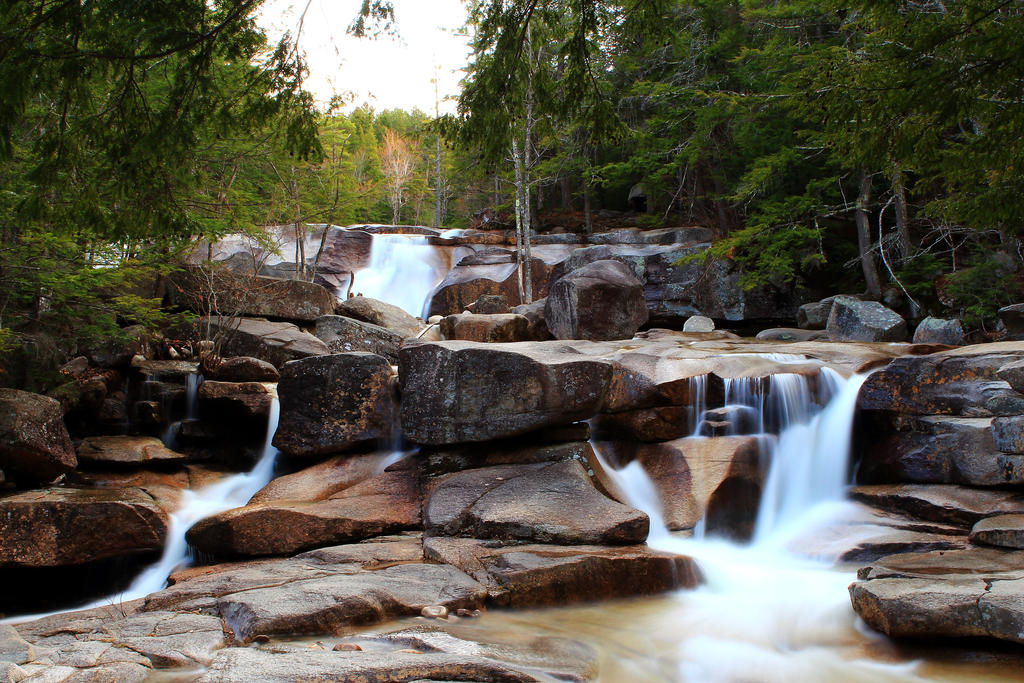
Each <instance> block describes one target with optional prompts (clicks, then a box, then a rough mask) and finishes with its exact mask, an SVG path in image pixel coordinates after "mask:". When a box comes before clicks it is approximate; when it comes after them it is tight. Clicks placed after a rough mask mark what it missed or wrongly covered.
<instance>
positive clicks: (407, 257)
mask: <svg viewBox="0 0 1024 683" xmlns="http://www.w3.org/2000/svg"><path fill="white" fill-rule="evenodd" d="M446 270H447V264H446V263H445V262H444V259H443V258H442V257H441V255H440V254H439V253H438V251H437V250H436V249H435V248H434V247H433V245H431V244H429V243H428V242H427V238H425V237H423V236H421V235H373V243H372V246H371V248H370V264H369V265H368V266H367V267H366V268H364V269H362V270H360V271H358V272H357V273H356V274H355V276H354V277H353V281H352V293H353V294H362V295H363V296H367V297H370V298H372V299H378V300H380V301H386V302H387V303H389V304H392V305H394V306H398V307H399V308H401V309H402V310H404V311H405V312H406V313H409V314H410V315H414V316H425V314H426V312H425V311H424V310H423V309H424V307H425V306H426V303H427V297H428V296H430V292H431V291H432V290H433V289H434V287H435V286H436V285H437V284H438V283H439V282H441V280H442V279H444V276H445V273H446Z"/></svg>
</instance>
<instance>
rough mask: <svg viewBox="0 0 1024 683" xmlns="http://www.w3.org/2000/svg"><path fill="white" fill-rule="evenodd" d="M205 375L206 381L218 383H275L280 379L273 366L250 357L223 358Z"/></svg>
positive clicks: (279, 374)
mask: <svg viewBox="0 0 1024 683" xmlns="http://www.w3.org/2000/svg"><path fill="white" fill-rule="evenodd" d="M207 375H208V376H207V379H212V380H216V381H218V382H276V381H278V380H279V379H281V373H279V372H278V371H277V368H275V367H274V366H273V365H271V364H270V363H268V362H267V361H265V360H260V359H259V358H252V357H250V356H235V357H234V358H225V359H224V360H222V361H221V362H220V363H219V364H218V365H217V366H216V367H215V368H213V370H212V371H208V372H207Z"/></svg>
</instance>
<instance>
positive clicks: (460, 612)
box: [455, 608, 483, 619]
mask: <svg viewBox="0 0 1024 683" xmlns="http://www.w3.org/2000/svg"><path fill="white" fill-rule="evenodd" d="M482 614H483V612H482V611H480V610H478V609H465V608H460V609H457V610H455V616H457V617H464V618H466V617H468V618H470V619H475V618H476V617H479V616H480V615H482Z"/></svg>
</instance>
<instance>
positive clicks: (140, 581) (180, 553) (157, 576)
mask: <svg viewBox="0 0 1024 683" xmlns="http://www.w3.org/2000/svg"><path fill="white" fill-rule="evenodd" d="M280 410H281V409H280V404H279V403H278V399H277V397H276V396H275V397H274V398H273V401H272V403H271V405H270V418H269V421H268V423H267V434H266V438H265V439H264V442H263V448H262V452H261V453H260V457H259V460H258V461H257V462H256V465H255V466H254V467H253V468H252V469H251V470H249V471H248V472H242V473H240V474H235V475H232V476H230V477H225V478H224V479H222V480H220V481H218V482H217V483H215V484H211V485H210V486H206V487H204V488H201V489H197V490H195V491H193V490H189V489H186V490H184V491H182V497H181V504H180V506H179V507H178V509H177V510H176V511H175V512H173V513H171V514H170V515H169V517H170V524H169V525H168V528H167V540H166V542H165V545H164V551H163V554H162V555H161V557H160V560H159V561H158V562H156V564H153V565H152V566H150V567H148V568H146V569H144V570H143V571H142V573H140V574H139V575H138V576H137V577H136V578H135V580H134V581H132V583H131V585H130V586H129V587H128V588H127V589H125V590H124V591H123V592H120V593H117V594H114V595H110V596H107V597H106V598H102V599H100V600H97V601H95V602H92V603H90V604H87V605H83V606H81V607H76V608H75V609H91V608H93V607H104V606H106V605H112V604H117V603H119V602H126V601H128V600H135V599H137V598H143V597H145V596H147V595H149V594H150V593H155V592H157V591H159V590H163V589H164V588H165V587H166V586H167V578H168V577H169V576H170V575H171V573H172V572H174V571H175V570H176V569H178V568H179V567H181V566H183V565H187V564H188V562H189V549H188V543H187V542H186V541H185V532H187V531H188V530H189V529H190V528H191V527H192V526H193V525H194V524H196V522H198V521H199V520H201V519H204V518H206V517H209V516H211V515H215V514H217V513H219V512H223V511H225V510H230V509H231V508H236V507H240V506H242V505H245V504H246V503H248V502H249V499H250V498H252V497H253V495H255V494H256V492H257V491H259V490H260V489H262V488H263V487H264V486H266V485H267V484H268V483H270V480H271V479H272V478H273V475H274V464H275V461H276V460H277V454H278V451H277V449H276V448H274V446H273V444H272V443H271V440H272V439H273V438H274V432H276V431H277V423H278V418H279V416H280ZM66 611H67V610H57V611H54V612H47V613H45V614H23V615H18V616H16V617H10V618H9V619H0V623H5V622H7V621H18V622H21V621H31V620H33V619H40V618H42V617H47V616H50V615H53V614H62V613H64V612H66Z"/></svg>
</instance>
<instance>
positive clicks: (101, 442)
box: [76, 436, 188, 466]
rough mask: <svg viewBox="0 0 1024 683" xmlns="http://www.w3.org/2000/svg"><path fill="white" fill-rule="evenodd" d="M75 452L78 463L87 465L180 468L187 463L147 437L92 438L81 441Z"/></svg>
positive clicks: (184, 458)
mask: <svg viewBox="0 0 1024 683" xmlns="http://www.w3.org/2000/svg"><path fill="white" fill-rule="evenodd" d="M76 452H77V454H78V460H79V462H81V463H83V464H91V465H113V466H119V465H120V466H142V465H157V466H159V465H173V464H180V463H183V462H185V461H186V460H187V459H188V456H185V455H183V454H181V453H176V452H174V451H172V450H170V449H168V448H167V447H165V446H164V444H163V442H162V441H160V439H157V438H155V437H151V436H92V437H89V438H87V439H83V440H82V442H81V443H80V444H78V448H77V449H76Z"/></svg>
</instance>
